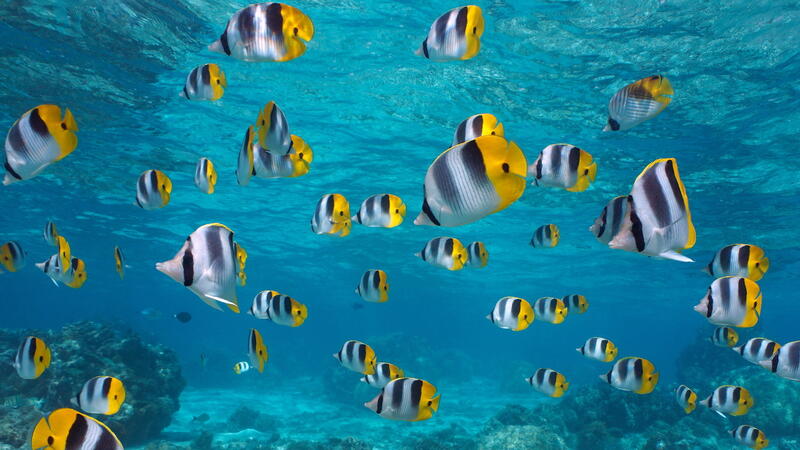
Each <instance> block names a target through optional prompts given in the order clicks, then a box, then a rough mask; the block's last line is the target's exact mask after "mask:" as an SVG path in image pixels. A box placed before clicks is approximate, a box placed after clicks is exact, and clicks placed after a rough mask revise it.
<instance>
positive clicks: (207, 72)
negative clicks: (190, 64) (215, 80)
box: [195, 64, 211, 86]
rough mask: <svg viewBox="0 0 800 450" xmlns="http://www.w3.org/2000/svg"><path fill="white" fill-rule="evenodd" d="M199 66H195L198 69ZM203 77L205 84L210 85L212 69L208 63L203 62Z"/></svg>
mask: <svg viewBox="0 0 800 450" xmlns="http://www.w3.org/2000/svg"><path fill="white" fill-rule="evenodd" d="M196 69H197V68H195V70H196ZM200 76H201V77H202V79H203V86H209V85H210V84H211V69H209V68H208V64H203V70H202V72H201V74H200Z"/></svg>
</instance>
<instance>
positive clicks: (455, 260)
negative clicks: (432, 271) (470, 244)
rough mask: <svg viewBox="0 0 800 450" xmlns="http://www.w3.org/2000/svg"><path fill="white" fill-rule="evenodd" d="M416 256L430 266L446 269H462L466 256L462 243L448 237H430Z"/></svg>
mask: <svg viewBox="0 0 800 450" xmlns="http://www.w3.org/2000/svg"><path fill="white" fill-rule="evenodd" d="M416 256H417V257H418V258H421V259H422V260H423V261H425V262H427V263H428V264H430V265H432V266H436V267H442V268H445V269H447V270H461V269H463V268H464V264H466V263H467V258H468V255H467V249H465V248H464V244H462V243H461V241H459V240H458V239H456V238H450V237H437V238H433V239H431V240H430V241H428V242H427V243H426V244H425V247H423V249H422V250H421V251H420V252H419V253H417V254H416Z"/></svg>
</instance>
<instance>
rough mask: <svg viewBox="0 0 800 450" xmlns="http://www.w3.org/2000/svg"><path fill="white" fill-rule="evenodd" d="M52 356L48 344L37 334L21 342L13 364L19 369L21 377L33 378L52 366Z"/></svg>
mask: <svg viewBox="0 0 800 450" xmlns="http://www.w3.org/2000/svg"><path fill="white" fill-rule="evenodd" d="M50 358H51V354H50V348H49V347H48V346H47V344H45V343H44V341H43V340H41V339H39V338H37V337H35V336H28V337H26V338H25V339H24V340H23V341H22V343H21V344H19V348H18V349H17V355H16V356H15V357H14V362H13V364H12V365H13V366H14V368H15V369H17V374H19V376H20V378H24V379H26V380H33V379H36V378H39V377H40V376H42V374H43V373H44V371H45V370H47V368H48V367H50Z"/></svg>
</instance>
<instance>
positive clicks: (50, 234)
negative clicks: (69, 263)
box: [42, 220, 58, 246]
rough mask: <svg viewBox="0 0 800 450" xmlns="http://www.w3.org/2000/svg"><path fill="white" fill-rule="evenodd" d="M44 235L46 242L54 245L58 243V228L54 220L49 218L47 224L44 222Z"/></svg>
mask: <svg viewBox="0 0 800 450" xmlns="http://www.w3.org/2000/svg"><path fill="white" fill-rule="evenodd" d="M42 236H43V237H44V240H45V242H47V243H48V244H50V245H52V246H56V245H58V242H57V239H58V229H57V228H56V224H55V222H53V221H52V220H48V221H47V223H46V224H44V231H43V232H42Z"/></svg>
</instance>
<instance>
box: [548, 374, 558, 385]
mask: <svg viewBox="0 0 800 450" xmlns="http://www.w3.org/2000/svg"><path fill="white" fill-rule="evenodd" d="M557 376H558V375H557V374H556V372H555V371H554V370H553V371H550V374H549V376H548V377H547V384H549V385H550V386H555V385H556V377H557Z"/></svg>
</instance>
